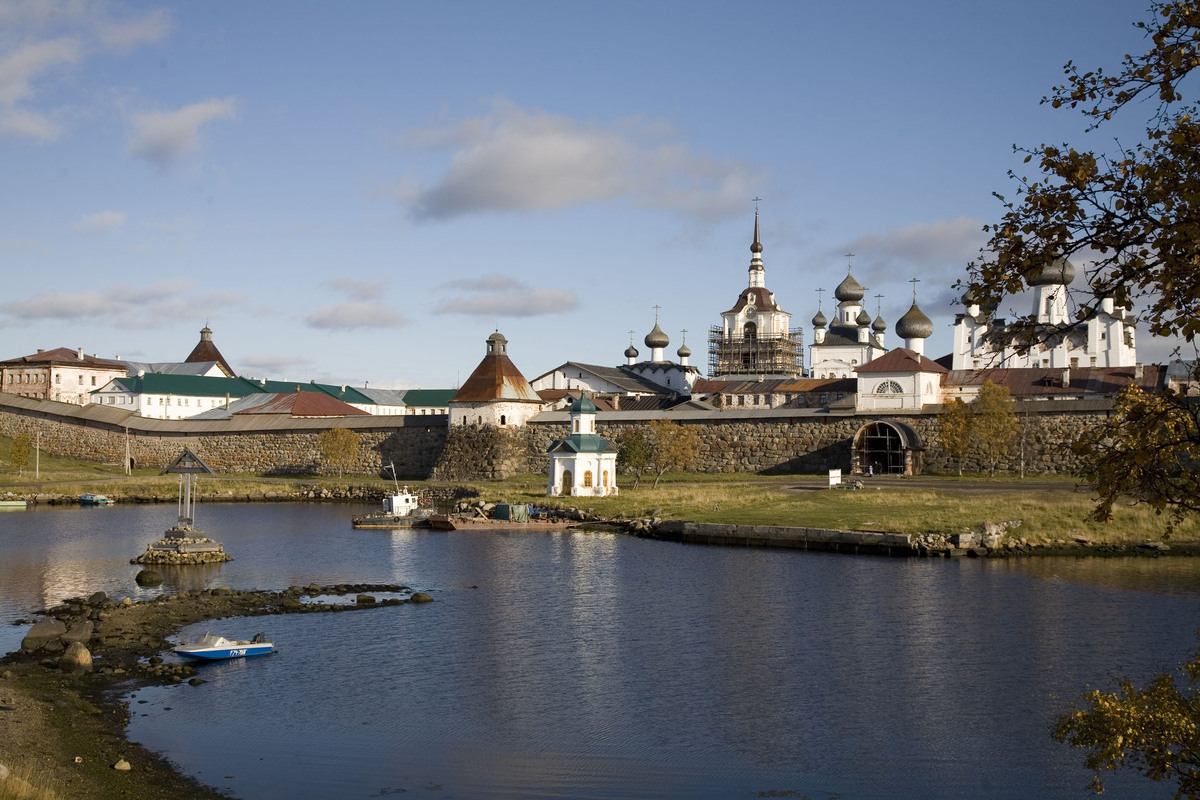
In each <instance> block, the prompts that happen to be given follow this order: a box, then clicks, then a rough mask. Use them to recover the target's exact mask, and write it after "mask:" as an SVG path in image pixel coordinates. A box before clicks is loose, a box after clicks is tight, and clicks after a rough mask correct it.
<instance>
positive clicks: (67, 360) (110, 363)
mask: <svg viewBox="0 0 1200 800" xmlns="http://www.w3.org/2000/svg"><path fill="white" fill-rule="evenodd" d="M30 364H46V365H48V366H52V365H55V364H63V365H69V366H72V367H75V366H79V367H87V368H90V369H112V370H122V371H123V370H124V369H125V365H124V364H123V363H121V362H120V361H115V360H113V359H108V358H96V356H89V355H87V354H86V353H84V352H83V350H82V348H81V349H79V350H72V349H71V348H69V347H56V348H54V349H53V350H43V351H42V352H40V353H34V354H32V355H28V356H19V357H17V358H10V359H8V360H7V361H0V367H20V366H26V365H30Z"/></svg>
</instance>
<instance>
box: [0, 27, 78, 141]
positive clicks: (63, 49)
mask: <svg viewBox="0 0 1200 800" xmlns="http://www.w3.org/2000/svg"><path fill="white" fill-rule="evenodd" d="M80 56H81V53H80V46H79V42H78V41H77V40H75V39H72V38H61V39H50V40H45V41H40V42H30V43H27V44H23V45H21V46H20V47H17V48H16V49H15V50H13V51H12V52H11V53H9V54H8V55H7V56H5V57H4V58H3V59H0V133H4V134H6V135H8V136H15V137H21V138H30V139H40V140H48V139H53V138H55V137H57V136H58V134H59V130H60V129H59V126H58V125H56V124H55V123H53V122H51V121H50V120H49V119H48V118H47V117H46V116H45V114H42V113H39V112H36V111H32V110H30V109H28V108H21V107H18V103H20V102H21V101H23V100H26V99H28V98H29V97H30V96H31V95H32V94H33V82H34V80H35V79H36V78H38V77H40V76H42V75H43V74H44V73H47V72H49V71H51V70H53V69H54V68H56V67H61V66H64V65H68V64H75V63H77V62H78V61H79V59H80Z"/></svg>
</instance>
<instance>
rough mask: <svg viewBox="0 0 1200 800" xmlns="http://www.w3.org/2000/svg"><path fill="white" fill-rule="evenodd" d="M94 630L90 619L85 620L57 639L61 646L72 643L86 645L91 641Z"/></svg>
mask: <svg viewBox="0 0 1200 800" xmlns="http://www.w3.org/2000/svg"><path fill="white" fill-rule="evenodd" d="M94 630H95V624H94V623H93V622H92V621H91V620H90V619H85V620H83V621H82V622H76V623H75V624H74V625H72V626H71V627H70V628H68V629H67V632H66V633H64V634H63V635H62V636H60V637H59V638H60V639H61V640H62V643H63V644H71V643H72V642H82V643H83V644H87V643H88V642H90V641H91V640H92V633H93V631H94Z"/></svg>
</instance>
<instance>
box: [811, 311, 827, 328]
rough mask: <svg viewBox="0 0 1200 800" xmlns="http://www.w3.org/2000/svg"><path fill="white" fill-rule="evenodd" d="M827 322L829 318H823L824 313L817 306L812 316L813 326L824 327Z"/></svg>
mask: <svg viewBox="0 0 1200 800" xmlns="http://www.w3.org/2000/svg"><path fill="white" fill-rule="evenodd" d="M828 324H829V320H827V319H826V318H825V314H824V313H823V312H822V311H821V309H819V308H818V309H817V313H816V315H815V316H814V317H813V327H814V328H824V327H825V326H826V325H828Z"/></svg>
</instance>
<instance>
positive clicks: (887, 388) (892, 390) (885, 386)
mask: <svg viewBox="0 0 1200 800" xmlns="http://www.w3.org/2000/svg"><path fill="white" fill-rule="evenodd" d="M903 391H904V389H903V387H901V386H900V384H898V383H896V382H895V381H891V380H888V381H881V382H880V384H879V385H878V386H876V387H875V394H900V393H901V392H903Z"/></svg>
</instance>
